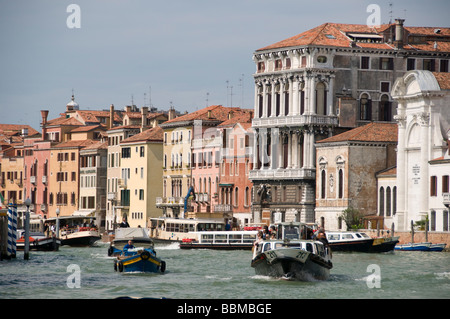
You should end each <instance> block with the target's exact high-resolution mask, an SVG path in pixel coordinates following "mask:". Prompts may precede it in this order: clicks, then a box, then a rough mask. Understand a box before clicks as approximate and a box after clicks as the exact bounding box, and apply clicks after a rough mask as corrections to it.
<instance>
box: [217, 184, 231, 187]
mask: <svg viewBox="0 0 450 319" xmlns="http://www.w3.org/2000/svg"><path fill="white" fill-rule="evenodd" d="M219 186H222V187H231V186H234V184H233V183H230V184H229V183H223V184H222V183H219Z"/></svg>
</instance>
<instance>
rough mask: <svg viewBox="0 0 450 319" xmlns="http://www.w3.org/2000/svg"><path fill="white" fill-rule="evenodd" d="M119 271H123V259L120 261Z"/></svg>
mask: <svg viewBox="0 0 450 319" xmlns="http://www.w3.org/2000/svg"><path fill="white" fill-rule="evenodd" d="M118 266H119V272H122V271H123V263H122V262H121V261H119V265H118Z"/></svg>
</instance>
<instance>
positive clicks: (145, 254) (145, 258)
mask: <svg viewBox="0 0 450 319" xmlns="http://www.w3.org/2000/svg"><path fill="white" fill-rule="evenodd" d="M141 258H142V259H144V260H147V259H149V258H150V253H149V252H148V251H146V250H144V251H143V252H142V253H141Z"/></svg>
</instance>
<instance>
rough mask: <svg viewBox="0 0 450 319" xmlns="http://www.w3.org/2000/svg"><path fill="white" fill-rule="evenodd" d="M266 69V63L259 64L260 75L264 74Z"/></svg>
mask: <svg viewBox="0 0 450 319" xmlns="http://www.w3.org/2000/svg"><path fill="white" fill-rule="evenodd" d="M265 68H266V67H265V65H264V62H258V73H261V72H264V70H265Z"/></svg>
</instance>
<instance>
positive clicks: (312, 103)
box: [309, 76, 316, 114]
mask: <svg viewBox="0 0 450 319" xmlns="http://www.w3.org/2000/svg"><path fill="white" fill-rule="evenodd" d="M309 90H310V93H309V114H316V81H315V76H311V77H310V79H309Z"/></svg>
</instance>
